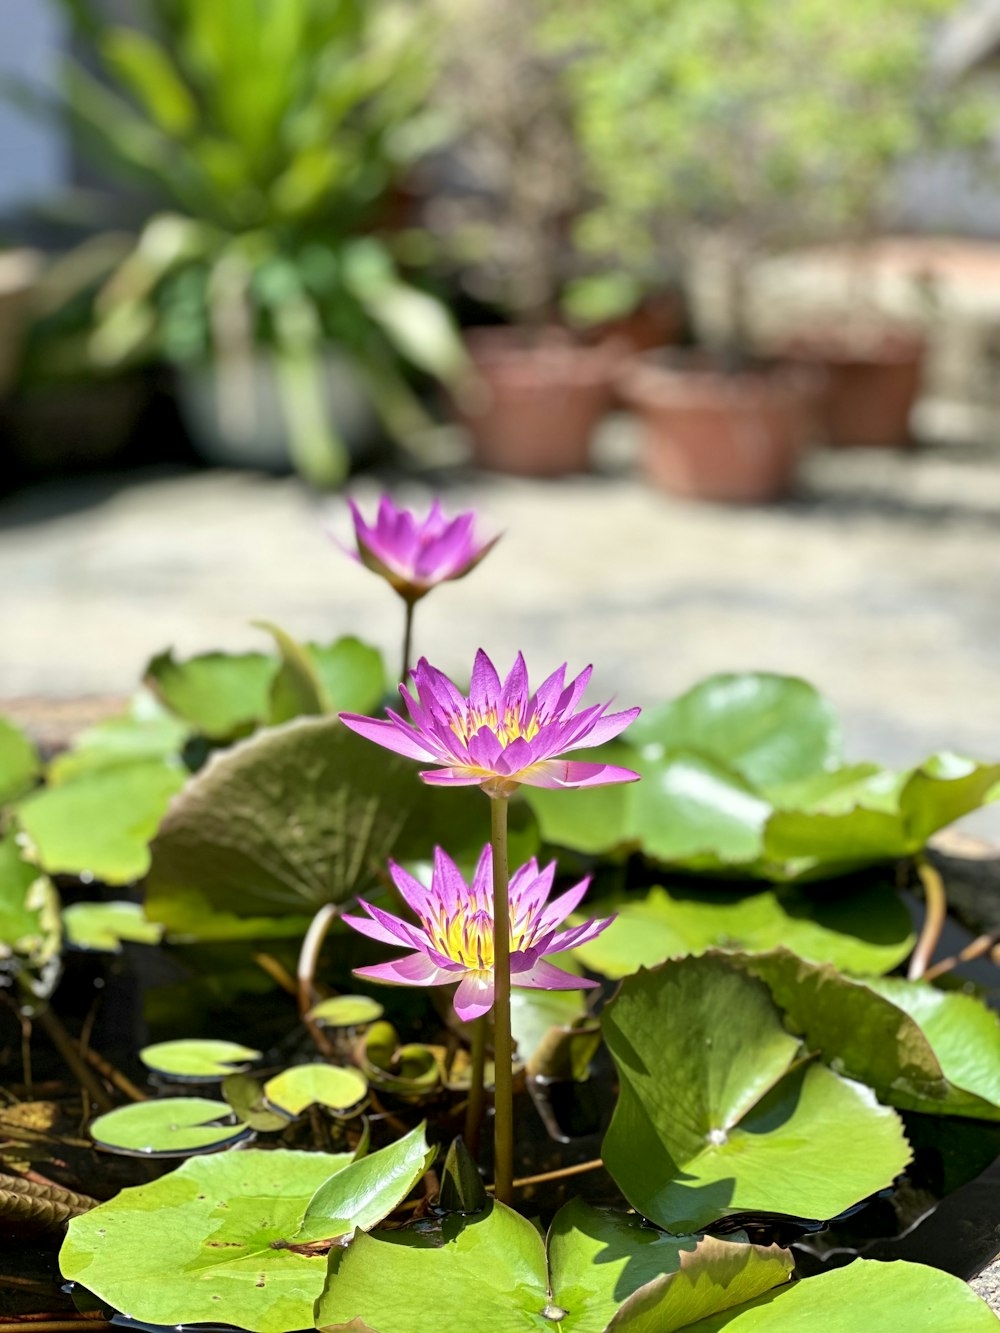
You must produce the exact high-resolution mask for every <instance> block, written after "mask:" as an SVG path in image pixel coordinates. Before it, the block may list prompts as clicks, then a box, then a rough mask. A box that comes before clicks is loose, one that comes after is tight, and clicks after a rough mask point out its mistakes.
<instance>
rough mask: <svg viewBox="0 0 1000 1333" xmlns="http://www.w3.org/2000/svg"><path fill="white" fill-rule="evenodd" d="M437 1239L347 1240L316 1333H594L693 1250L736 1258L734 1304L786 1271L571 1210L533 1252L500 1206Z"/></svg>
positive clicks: (701, 1242) (758, 1255)
mask: <svg viewBox="0 0 1000 1333" xmlns="http://www.w3.org/2000/svg"><path fill="white" fill-rule="evenodd" d="M445 1235H446V1236H447V1239H446V1240H445V1242H444V1243H443V1244H442V1245H440V1247H439V1248H426V1247H425V1246H421V1244H420V1238H419V1237H413V1236H407V1235H406V1234H405V1233H399V1232H396V1233H393V1234H392V1235H387V1236H386V1237H385V1238H384V1239H383V1238H381V1237H379V1236H378V1235H377V1234H376V1235H374V1236H365V1235H361V1236H356V1237H355V1239H354V1240H353V1242H352V1243H351V1245H350V1247H349V1248H348V1249H347V1250H346V1251H343V1252H338V1253H337V1254H334V1255H332V1256H331V1261H330V1276H329V1279H328V1281H327V1284H326V1287H325V1289H324V1291H323V1294H322V1295H321V1297H320V1299H319V1301H318V1302H317V1305H316V1324H317V1326H318V1327H319V1328H320V1329H322V1330H324V1331H325V1333H334V1330H347V1329H348V1328H352V1327H356V1326H357V1325H354V1324H352V1322H351V1321H352V1320H355V1319H357V1320H359V1321H361V1323H363V1324H364V1326H366V1327H368V1326H370V1327H375V1328H378V1330H379V1333H468V1330H469V1329H470V1328H471V1327H476V1328H483V1329H487V1328H488V1329H489V1330H490V1333H523V1330H530V1329H537V1330H548V1333H552V1330H553V1329H554V1328H558V1329H560V1330H561V1331H562V1333H604V1330H605V1329H607V1328H608V1327H609V1325H610V1326H612V1327H616V1326H617V1325H615V1324H614V1323H613V1320H614V1316H615V1312H616V1311H617V1310H618V1309H619V1307H620V1306H622V1303H623V1302H626V1303H627V1301H628V1298H629V1297H632V1296H633V1293H641V1292H642V1291H644V1290H646V1288H647V1286H649V1285H655V1284H657V1283H659V1282H662V1280H663V1279H662V1275H663V1274H664V1273H672V1272H676V1271H677V1270H678V1267H679V1266H682V1265H686V1264H688V1263H690V1262H692V1261H693V1260H694V1259H695V1258H696V1256H697V1255H698V1254H699V1251H700V1250H701V1248H702V1246H705V1245H707V1246H708V1247H709V1248H710V1249H712V1250H713V1251H714V1252H716V1253H721V1254H727V1255H728V1254H730V1253H732V1254H733V1255H737V1256H738V1259H737V1260H736V1261H735V1262H736V1263H737V1264H742V1265H745V1266H746V1267H748V1268H749V1269H751V1270H752V1271H753V1275H754V1276H753V1278H751V1279H750V1280H749V1281H748V1282H747V1283H746V1286H745V1295H744V1296H743V1299H746V1297H747V1296H751V1295H752V1296H756V1295H758V1294H759V1293H760V1292H762V1291H766V1290H767V1289H768V1287H770V1286H773V1285H774V1283H776V1282H784V1281H785V1280H786V1279H787V1275H788V1270H789V1268H790V1266H791V1257H790V1256H789V1255H787V1253H786V1252H784V1251H777V1250H765V1249H762V1248H760V1247H757V1246H751V1245H746V1244H740V1243H738V1242H735V1241H721V1240H714V1239H708V1240H706V1239H705V1238H699V1237H695V1236H667V1235H665V1234H664V1233H663V1232H662V1231H655V1230H653V1229H652V1228H651V1227H647V1226H644V1225H643V1224H642V1222H641V1221H640V1220H639V1219H638V1218H636V1217H634V1216H629V1215H626V1214H624V1213H613V1212H609V1211H607V1210H604V1209H596V1208H590V1207H589V1206H588V1205H587V1204H585V1203H583V1202H582V1201H581V1200H579V1199H575V1200H573V1201H572V1202H571V1203H568V1204H566V1205H565V1207H563V1208H561V1209H560V1210H559V1212H558V1213H557V1214H556V1216H555V1218H554V1220H553V1222H552V1226H551V1228H550V1229H549V1233H548V1236H547V1238H546V1240H545V1241H544V1242H543V1240H542V1237H541V1236H540V1235H539V1233H538V1231H537V1230H536V1229H535V1227H534V1226H533V1225H532V1224H531V1223H530V1222H529V1221H527V1220H526V1219H525V1218H523V1217H521V1216H519V1214H517V1213H515V1212H514V1211H513V1210H512V1209H510V1208H506V1207H504V1205H503V1204H494V1205H492V1207H491V1208H490V1209H489V1210H488V1211H486V1212H484V1213H482V1214H480V1215H479V1216H474V1217H470V1218H465V1219H462V1220H460V1221H458V1220H453V1221H452V1223H451V1224H449V1223H446V1224H445ZM779 1256H780V1257H779ZM754 1279H755V1280H754ZM428 1292H433V1293H434V1299H433V1300H428V1296H427V1293H428ZM716 1308H718V1307H716ZM472 1312H474V1313H472ZM623 1326H624V1327H631V1325H623ZM651 1327H652V1326H651ZM656 1327H657V1329H659V1328H660V1327H666V1325H663V1326H660V1325H657V1326H656Z"/></svg>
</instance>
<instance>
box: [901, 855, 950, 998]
mask: <svg viewBox="0 0 1000 1333" xmlns="http://www.w3.org/2000/svg"><path fill="white" fill-rule="evenodd" d="M914 864H915V865H916V867H917V874H918V875H919V876H920V883H921V884H922V885H923V889H924V924H923V926H922V927H921V930H920V938H919V939H918V940H917V947H916V948H915V949H914V950H913V954H912V955H911V957H910V966H909V969H908V970H907V973H906V975H907V978H908V979H909V980H910V981H919V980H920V978H921V977H922V976H923V975H924V973H925V972H926V971H927V967H928V965H929V963H930V961H931V959H932V958H933V957H934V950H935V949H936V948H937V943H938V940H939V939H940V938H941V932H942V930H943V929H944V923H945V917H946V915H947V912H948V900H947V898H946V897H945V891H944V880H943V879H942V878H941V876H940V875H939V874H938V872H937V871H936V870H935V869H934V867H933V866H932V865H931V863H930V861H928V860H927V857H926V856H925V855H924V853H923V852H921V853H920V854H919V855H918V856H917V857H916V858H915V860H914Z"/></svg>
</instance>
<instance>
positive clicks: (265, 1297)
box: [59, 1108, 352, 1333]
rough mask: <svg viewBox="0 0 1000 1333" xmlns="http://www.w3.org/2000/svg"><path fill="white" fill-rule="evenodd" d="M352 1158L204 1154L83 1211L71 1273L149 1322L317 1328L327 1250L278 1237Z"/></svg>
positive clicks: (67, 1267) (71, 1236) (265, 1331)
mask: <svg viewBox="0 0 1000 1333" xmlns="http://www.w3.org/2000/svg"><path fill="white" fill-rule="evenodd" d="M227 1109H228V1108H227ZM351 1161H352V1158H351V1155H350V1154H349V1153H342V1154H327V1153H311V1152H290V1151H286V1150H283V1149H277V1150H274V1151H271V1152H264V1151H260V1150H258V1149H253V1148H251V1149H247V1150H245V1151H242V1152H235V1153H220V1154H218V1155H216V1156H211V1157H197V1158H192V1159H191V1160H190V1161H187V1162H185V1163H184V1164H183V1165H182V1166H179V1167H178V1168H177V1169H176V1170H174V1171H171V1172H170V1173H169V1174H168V1175H165V1176H162V1177H161V1178H160V1179H159V1180H155V1181H153V1182H152V1183H151V1184H149V1185H140V1186H138V1187H137V1188H134V1189H125V1190H122V1191H121V1193H120V1194H118V1195H117V1196H116V1197H115V1198H114V1199H111V1200H109V1202H107V1203H103V1204H101V1205H100V1207H98V1208H94V1209H92V1210H91V1211H90V1212H89V1213H86V1214H84V1216H82V1217H78V1218H74V1220H73V1221H72V1222H71V1223H70V1226H69V1232H68V1234H67V1237H66V1240H65V1242H64V1243H63V1246H62V1250H61V1251H60V1255H59V1261H60V1265H61V1268H62V1273H63V1276H64V1277H66V1278H68V1279H70V1280H75V1281H79V1282H81V1283H83V1284H84V1285H85V1286H86V1287H87V1288H88V1289H89V1290H90V1291H92V1292H93V1293H94V1294H95V1295H96V1296H97V1297H98V1298H99V1299H100V1300H102V1301H106V1302H107V1303H108V1304H109V1305H111V1306H113V1307H114V1308H115V1309H118V1310H126V1311H128V1313H129V1314H130V1315H131V1316H132V1317H133V1318H134V1319H138V1320H141V1321H142V1322H144V1323H150V1324H179V1323H202V1322H210V1323H212V1324H235V1325H236V1326H237V1327H239V1328H243V1329H248V1330H251V1333H286V1330H288V1329H301V1328H310V1327H311V1326H312V1307H313V1302H314V1300H315V1298H316V1297H317V1296H318V1295H319V1293H320V1291H321V1290H322V1288H323V1282H324V1279H325V1277H326V1266H327V1261H326V1255H325V1254H322V1253H319V1254H308V1253H307V1254H301V1253H299V1252H298V1251H296V1250H294V1249H288V1248H278V1249H276V1248H274V1247H273V1242H275V1241H279V1242H280V1241H288V1240H289V1239H290V1238H291V1237H292V1236H294V1235H295V1233H296V1231H297V1230H298V1229H299V1227H300V1226H301V1223H302V1219H303V1217H304V1215H305V1212H306V1209H307V1208H308V1206H309V1202H310V1200H311V1199H312V1198H313V1196H314V1195H315V1193H316V1191H317V1190H318V1189H319V1188H320V1187H321V1186H322V1185H323V1184H324V1183H325V1182H326V1181H327V1180H328V1179H329V1178H330V1177H331V1176H332V1175H334V1174H335V1173H336V1172H338V1171H343V1170H344V1169H345V1168H346V1167H347V1166H349V1165H350V1163H351Z"/></svg>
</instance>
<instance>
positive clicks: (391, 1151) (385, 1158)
mask: <svg viewBox="0 0 1000 1333" xmlns="http://www.w3.org/2000/svg"><path fill="white" fill-rule="evenodd" d="M436 1152H437V1149H436V1148H431V1147H428V1144H427V1139H426V1138H425V1136H424V1126H423V1125H418V1126H417V1128H416V1129H414V1130H411V1131H410V1133H409V1134H405V1135H404V1136H403V1137H402V1138H401V1139H398V1140H397V1141H396V1142H395V1143H390V1144H389V1146H388V1147H387V1148H380V1149H379V1151H378V1152H373V1153H369V1154H368V1155H367V1156H364V1157H359V1158H357V1159H356V1160H355V1161H353V1162H351V1164H350V1165H349V1166H347V1167H345V1168H344V1170H343V1171H340V1172H338V1173H337V1175H335V1176H332V1177H331V1178H330V1179H329V1180H328V1181H326V1182H325V1183H324V1184H323V1185H321V1186H320V1187H319V1189H318V1190H317V1191H316V1193H315V1194H314V1195H313V1197H312V1198H311V1199H310V1200H309V1206H308V1207H307V1208H306V1211H305V1216H304V1217H303V1219H302V1225H301V1227H299V1229H298V1231H297V1232H296V1233H295V1240H296V1242H298V1243H303V1242H307V1241H315V1240H326V1239H329V1238H331V1237H337V1236H343V1235H345V1234H347V1233H348V1232H350V1231H353V1230H354V1229H355V1228H358V1229H359V1230H361V1231H367V1230H368V1229H369V1227H373V1226H374V1225H375V1224H376V1222H381V1220H382V1218H383V1217H387V1216H388V1215H389V1213H391V1212H392V1210H393V1209H394V1208H395V1207H396V1206H397V1205H398V1204H400V1203H402V1201H403V1200H404V1199H405V1198H406V1196H407V1195H408V1194H409V1193H410V1191H411V1190H412V1189H413V1187H414V1186H415V1185H416V1183H417V1181H418V1180H420V1179H421V1178H422V1177H423V1175H424V1173H425V1172H426V1171H427V1169H428V1167H429V1166H430V1164H431V1162H432V1161H433V1160H434V1157H435V1154H436Z"/></svg>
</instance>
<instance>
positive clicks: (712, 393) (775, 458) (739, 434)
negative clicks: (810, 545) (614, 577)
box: [620, 356, 818, 503]
mask: <svg viewBox="0 0 1000 1333" xmlns="http://www.w3.org/2000/svg"><path fill="white" fill-rule="evenodd" d="M817 391H818V380H817V377H815V376H812V375H809V374H808V373H805V374H799V373H797V372H795V371H794V370H793V371H787V370H782V369H781V368H766V369H765V368H761V369H756V368H755V369H750V370H747V371H744V372H741V373H739V374H725V373H723V372H721V371H719V370H715V369H712V368H711V367H710V366H709V365H708V364H707V363H706V362H704V361H703V362H700V363H699V362H694V363H690V364H684V363H682V362H680V361H674V362H673V363H670V362H668V361H666V360H663V359H657V358H653V357H648V356H645V357H637V358H636V359H635V360H633V361H631V362H629V363H628V364H627V366H626V367H624V369H623V372H622V375H621V379H620V393H621V395H622V398H623V399H624V401H625V402H626V403H628V404H629V406H630V407H631V408H632V410H633V411H634V412H636V413H637V415H638V416H639V418H640V420H641V421H642V424H643V428H644V439H643V445H642V456H641V466H642V470H643V473H644V475H645V476H646V477H647V478H648V479H649V480H650V481H651V482H653V484H654V485H656V486H660V487H662V488H663V489H664V490H666V491H670V492H671V493H672V494H674V495H684V496H690V497H693V498H697V499H703V500H723V501H731V502H741V503H754V502H760V501H767V500H777V499H780V498H781V497H782V496H785V495H787V494H788V492H789V491H790V490H791V489H792V486H793V485H794V482H795V477H796V472H797V469H798V465H799V460H800V458H801V457H802V455H803V453H804V451H805V449H806V447H807V444H808V442H809V437H810V433H811V422H812V412H813V403H814V399H815V396H816V393H817Z"/></svg>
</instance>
